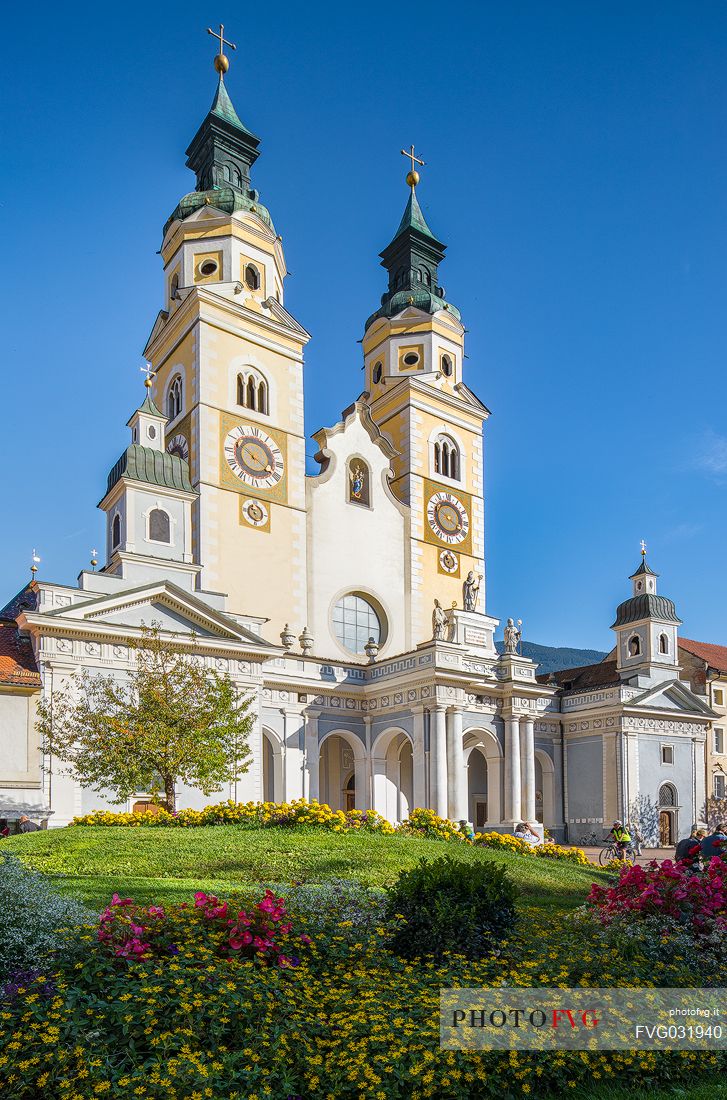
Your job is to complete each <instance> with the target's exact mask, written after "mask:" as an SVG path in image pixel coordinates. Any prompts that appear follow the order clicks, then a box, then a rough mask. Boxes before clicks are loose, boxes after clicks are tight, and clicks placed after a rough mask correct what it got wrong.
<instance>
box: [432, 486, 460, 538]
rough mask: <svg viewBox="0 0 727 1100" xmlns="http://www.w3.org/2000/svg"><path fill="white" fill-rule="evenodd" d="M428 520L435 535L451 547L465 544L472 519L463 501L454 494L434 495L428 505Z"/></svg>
mask: <svg viewBox="0 0 727 1100" xmlns="http://www.w3.org/2000/svg"><path fill="white" fill-rule="evenodd" d="M427 520H428V521H429V526H430V527H431V529H432V531H433V532H434V534H435V535H436V536H437V538H438V539H439V540H440V541H441V542H446V543H447V545H449V546H454V545H457V544H458V543H460V542H464V540H465V539H466V538H467V535H468V534H469V529H470V518H469V516H468V515H467V509H466V508H465V506H464V504H463V503H462V501H461V500H458V499H457V497H456V496H454V495H453V494H452V493H433V494H432V496H431V497H430V498H429V503H428V504H427Z"/></svg>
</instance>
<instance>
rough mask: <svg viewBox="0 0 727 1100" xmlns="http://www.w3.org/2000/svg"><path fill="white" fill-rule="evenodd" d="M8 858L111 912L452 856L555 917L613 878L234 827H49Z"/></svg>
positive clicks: (555, 866)
mask: <svg viewBox="0 0 727 1100" xmlns="http://www.w3.org/2000/svg"><path fill="white" fill-rule="evenodd" d="M2 851H9V852H13V853H14V854H15V855H16V856H18V857H19V858H20V859H21V860H22V861H23V863H24V864H25V865H26V866H27V867H30V868H32V869H34V870H37V871H42V872H43V873H44V874H45V875H47V876H48V877H49V878H50V879H51V880H53V881H54V883H56V884H57V886H58V888H59V889H60V890H61V891H63V892H66V893H70V894H73V895H75V896H76V897H78V898H80V899H81V900H82V901H85V902H87V903H88V904H89V905H91V906H93V907H97V908H98V907H102V906H103V905H105V904H106V902H107V901H108V900H109V898H110V897H111V895H112V894H113V893H114V891H117V892H118V893H120V894H124V895H126V896H128V895H131V896H132V897H133V898H134V899H135V900H138V901H143V902H151V901H167V902H174V901H184V900H189V898H190V896H191V895H192V894H193V893H194V891H195V890H200V889H202V890H207V891H211V892H212V893H216V894H218V895H225V894H229V893H235V892H239V891H241V890H246V889H249V888H250V887H251V886H259V885H260V884H262V883H275V884H285V883H291V882H300V883H306V884H316V883H321V882H325V881H327V880H329V879H332V878H342V879H352V880H355V881H358V882H360V883H362V884H364V885H367V886H386V885H389V884H390V883H392V882H393V881H394V880H395V879H396V877H397V875H398V873H399V872H400V871H401V870H403V869H405V868H408V867H413V866H414V864H415V863H417V862H418V861H419V860H420V859H422V858H427V859H435V858H437V857H438V856H442V855H445V854H446V855H451V856H454V857H455V858H456V859H461V860H465V861H476V860H477V861H479V860H486V861H492V862H495V863H502V864H505V865H506V866H507V868H508V870H509V871H510V873H511V875H512V877H513V879H514V880H515V881H516V882H517V884H518V886H519V887H520V889H521V890H522V899H521V900H522V902H523V903H525V904H527V905H529V906H533V905H534V906H538V907H539V908H542V909H544V910H549V911H550V913H549V914H548V915H551V914H552V915H554V914H555V911H558V910H564V909H570V908H573V907H574V906H577V905H581V904H582V903H583V900H584V898H585V895H586V893H587V892H588V889H589V887H590V884H591V882H593V881H594V879H595V880H599V881H603V880H604V878H605V876H604V874H603V872H601V871H600V870H597V869H595V868H591V867H578V866H576V865H574V864H570V863H559V862H557V861H555V860H546V859H536V858H534V857H532V856H512V855H510V854H505V853H501V852H495V851H490V850H487V849H483V848H473V847H471V846H470V845H464V844H454V843H450V844H445V843H442V841H436V840H417V839H413V838H412V837H406V836H377V835H376V834H371V833H356V832H348V833H330V832H326V831H324V830H322V829H283V828H272V829H255V828H240V827H239V826H235V825H229V826H206V827H203V828H198V829H174V828H172V829H159V828H150V829H147V828H137V829H130V828H123V827H110V828H87V827H82V828H67V829H49V830H48V831H47V832H45V831H44V832H37V833H28V834H26V835H24V836H16V837H11V838H8V839H7V840H6V841H4V842H3V846H2ZM544 917H546V915H545V914H544ZM546 919H547V918H546Z"/></svg>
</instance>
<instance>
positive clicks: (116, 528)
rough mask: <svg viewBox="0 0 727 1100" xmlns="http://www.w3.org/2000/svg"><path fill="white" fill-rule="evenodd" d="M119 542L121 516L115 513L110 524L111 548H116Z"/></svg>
mask: <svg viewBox="0 0 727 1100" xmlns="http://www.w3.org/2000/svg"><path fill="white" fill-rule="evenodd" d="M120 542H121V516H120V515H119V513H118V512H117V513H116V515H115V516H114V519H113V523H112V524H111V546H112V547H113V548H116V547H117V546H118V545H119V543H120Z"/></svg>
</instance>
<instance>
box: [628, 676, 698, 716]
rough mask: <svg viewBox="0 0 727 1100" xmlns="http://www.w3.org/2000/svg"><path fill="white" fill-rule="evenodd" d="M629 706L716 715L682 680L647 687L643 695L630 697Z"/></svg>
mask: <svg viewBox="0 0 727 1100" xmlns="http://www.w3.org/2000/svg"><path fill="white" fill-rule="evenodd" d="M628 706H629V707H638V708H639V709H640V710H670V711H678V712H679V713H680V714H693V715H697V716H699V717H701V718H706V719H709V718H713V717H715V715H714V713H713V711H711V710H710V708H709V707H708V706H707V704H706V703H705V702H704V700H703V699H701V698H700V697H699V696H698V695H695V693H694V692H693V691H692V690H691V689H690V688H688V687H687V685H686V684H685V683H683V681H681V680H668V681H667V682H666V683H663V684H656V685H655V686H654V687H650V688H647V689H646V691H644V692H642V694H641V695H637V696H636V697H635V698H634V699H630V700H629V703H628Z"/></svg>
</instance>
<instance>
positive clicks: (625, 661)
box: [611, 543, 681, 687]
mask: <svg viewBox="0 0 727 1100" xmlns="http://www.w3.org/2000/svg"><path fill="white" fill-rule="evenodd" d="M658 576H659V574H658V573H655V572H654V570H653V569H652V568H651V567H650V566H649V565H648V564H647V561H646V545H645V544H644V543H642V550H641V564H640V565H639V567H638V569H637V570H636V572H635V573H632V575H631V577H630V578H629V579H630V580H631V583H632V586H633V594H632V596H631V598H630V599H628V600H625V601H624V603H622V604H619V607H618V608H617V611H616V621H615V622H614V623H613V626H612V628H611V629H612V630H615V632H616V637H617V646H616V654H617V664H618V671H619V674H620V676H621V679H622V680H626V681H628V682H629V683H633V684H634V685H635V686H636V687H649V686H651V685H652V684H655V683H658V682H660V681H662V680H672V679H674V678H675V677H676V676H678V674H679V664H678V650H677V628H678V627H679V626H681V619H680V618H679V617H678V615H677V613H676V608H675V606H674V601H673V600H670V599H668V598H667V597H666V596H660V595H658V593H657V590H656V582H657V578H658Z"/></svg>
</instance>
